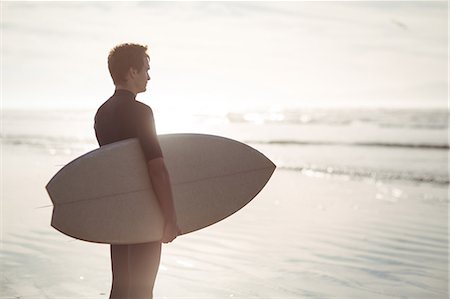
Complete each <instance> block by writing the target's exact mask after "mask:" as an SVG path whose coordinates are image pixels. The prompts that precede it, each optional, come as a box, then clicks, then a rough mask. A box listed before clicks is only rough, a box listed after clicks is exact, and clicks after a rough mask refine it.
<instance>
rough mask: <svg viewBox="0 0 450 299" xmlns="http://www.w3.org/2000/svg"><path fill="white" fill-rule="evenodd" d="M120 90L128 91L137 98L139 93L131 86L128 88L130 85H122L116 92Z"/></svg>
mask: <svg viewBox="0 0 450 299" xmlns="http://www.w3.org/2000/svg"><path fill="white" fill-rule="evenodd" d="M119 89H122V90H128V91H129V92H131V93H132V94H134V96H136V94H137V92H136V91H135V90H134V89H133V88H132V87H131V86H128V85H121V84H118V85H116V90H119Z"/></svg>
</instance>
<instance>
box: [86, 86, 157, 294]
mask: <svg viewBox="0 0 450 299" xmlns="http://www.w3.org/2000/svg"><path fill="white" fill-rule="evenodd" d="M94 128H95V135H96V137H97V141H98V143H99V145H105V144H108V143H112V142H116V141H120V140H124V139H128V138H138V139H139V141H140V143H141V146H142V149H143V151H144V155H145V157H146V159H147V161H150V160H152V159H155V158H159V157H162V153H161V148H160V146H159V142H158V138H157V135H156V130H155V123H154V119H153V112H152V110H151V108H150V107H149V106H147V105H145V104H143V103H141V102H138V101H136V100H135V95H134V94H133V93H132V92H130V91H128V90H116V91H115V92H114V95H113V96H112V97H110V98H109V99H108V100H107V101H106V102H105V103H104V104H103V105H101V106H100V108H99V109H98V111H97V114H96V115H95V125H94ZM160 256H161V243H160V242H150V243H142V244H129V245H111V267H112V276H113V283H112V288H111V294H110V298H133V299H134V298H136V299H137V298H139V299H140V298H146V299H148V298H151V297H152V291H153V284H154V281H155V278H156V274H157V272H158V267H159V262H160Z"/></svg>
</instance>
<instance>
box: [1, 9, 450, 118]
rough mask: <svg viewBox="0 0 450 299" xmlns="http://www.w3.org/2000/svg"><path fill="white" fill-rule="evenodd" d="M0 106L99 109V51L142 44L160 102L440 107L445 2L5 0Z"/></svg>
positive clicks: (102, 63)
mask: <svg viewBox="0 0 450 299" xmlns="http://www.w3.org/2000/svg"><path fill="white" fill-rule="evenodd" d="M1 5H2V75H3V76H2V105H3V108H9V107H29V108H52V107H53V108H61V107H96V106H98V105H100V104H101V103H102V102H103V101H105V100H106V99H107V98H108V97H109V96H110V95H111V94H112V92H113V89H114V86H113V85H112V80H111V79H110V76H109V73H108V70H107V64H106V59H107V55H108V51H109V50H110V48H112V47H113V46H114V45H116V44H118V43H122V42H138V43H143V44H147V45H149V47H150V51H149V53H150V56H151V72H150V76H151V78H152V80H151V81H150V83H149V88H148V91H147V92H146V93H144V94H140V95H139V96H138V99H140V100H142V101H144V102H146V103H147V104H149V105H151V106H156V107H166V108H167V107H178V108H182V109H192V110H196V111H197V110H203V111H208V110H214V109H223V110H236V109H240V108H243V107H277V106H279V107H284V106H288V107H293V106H318V105H321V106H334V107H335V106H342V107H347V106H403V107H416V106H421V107H434V106H441V107H445V106H446V105H447V89H448V31H447V30H448V29H447V28H448V17H447V12H448V7H447V2H446V1H441V2H417V1H402V2H392V1H389V2H385V1H383V2H381V1H377V2H344V1H343V2H339V1H334V2H317V1H316V2H312V1H309V2H132V3H128V2H127V3H125V2H112V1H108V2H70V3H67V2H4V1H2V4H1Z"/></svg>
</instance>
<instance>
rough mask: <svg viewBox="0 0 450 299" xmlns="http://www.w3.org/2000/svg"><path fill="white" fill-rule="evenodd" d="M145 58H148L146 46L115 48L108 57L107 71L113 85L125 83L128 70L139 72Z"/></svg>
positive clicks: (129, 44) (129, 45)
mask: <svg viewBox="0 0 450 299" xmlns="http://www.w3.org/2000/svg"><path fill="white" fill-rule="evenodd" d="M145 57H146V58H148V57H149V56H148V54H147V46H142V45H138V44H131V43H125V44H120V45H117V46H115V47H114V48H113V49H112V50H111V51H110V52H109V55H108V69H109V73H110V74H111V77H112V79H113V81H114V84H116V85H117V84H122V83H125V81H126V74H127V72H128V71H129V69H130V68H134V69H136V70H137V71H138V72H140V71H141V70H142V68H143V67H144V59H143V58H145Z"/></svg>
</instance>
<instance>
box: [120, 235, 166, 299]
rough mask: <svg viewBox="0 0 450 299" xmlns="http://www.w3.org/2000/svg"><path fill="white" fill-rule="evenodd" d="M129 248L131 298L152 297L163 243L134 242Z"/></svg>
mask: <svg viewBox="0 0 450 299" xmlns="http://www.w3.org/2000/svg"><path fill="white" fill-rule="evenodd" d="M128 250H129V252H128V253H129V258H128V267H129V274H130V275H129V285H130V289H129V293H128V296H129V299H151V298H153V286H154V284H155V279H156V274H157V273H158V268H159V262H160V259H161V243H160V242H150V243H142V244H133V245H129V248H128Z"/></svg>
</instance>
